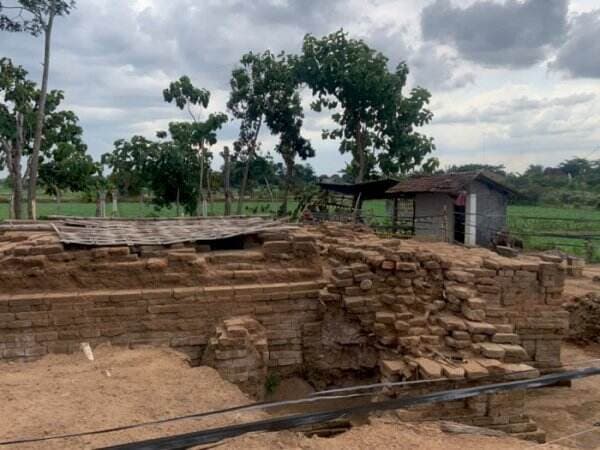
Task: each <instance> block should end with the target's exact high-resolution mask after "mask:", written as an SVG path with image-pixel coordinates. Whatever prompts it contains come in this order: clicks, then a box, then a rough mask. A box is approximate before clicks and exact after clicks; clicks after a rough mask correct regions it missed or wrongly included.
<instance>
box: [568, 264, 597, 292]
mask: <svg viewBox="0 0 600 450" xmlns="http://www.w3.org/2000/svg"><path fill="white" fill-rule="evenodd" d="M594 277H600V264H587V265H586V266H585V268H584V269H583V277H581V278H571V277H569V278H567V279H566V280H565V291H564V295H565V298H569V297H577V296H581V295H585V294H587V293H588V292H598V291H600V282H597V281H594Z"/></svg>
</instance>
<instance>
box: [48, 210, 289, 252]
mask: <svg viewBox="0 0 600 450" xmlns="http://www.w3.org/2000/svg"><path fill="white" fill-rule="evenodd" d="M282 223H283V222H281V221H276V220H272V219H265V218H260V217H247V218H229V217H221V218H205V219H184V220H94V219H86V220H63V221H57V222H51V225H52V227H53V228H54V230H55V231H56V233H57V234H58V237H59V240H60V241H61V242H63V243H65V244H79V245H89V246H112V245H169V244H175V243H181V242H194V241H214V240H219V239H227V238H231V237H235V236H243V235H249V234H255V233H258V232H260V231H263V230H266V229H268V228H272V227H275V226H277V225H281V224H282Z"/></svg>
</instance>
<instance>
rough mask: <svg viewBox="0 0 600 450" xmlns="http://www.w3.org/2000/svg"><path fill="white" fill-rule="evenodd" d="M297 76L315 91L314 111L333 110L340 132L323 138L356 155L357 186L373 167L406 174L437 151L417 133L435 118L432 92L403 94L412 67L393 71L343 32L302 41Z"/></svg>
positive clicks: (384, 60) (418, 90) (329, 132)
mask: <svg viewBox="0 0 600 450" xmlns="http://www.w3.org/2000/svg"><path fill="white" fill-rule="evenodd" d="M298 70H299V76H300V79H301V80H302V81H304V82H305V83H306V84H307V85H308V86H309V88H310V89H311V90H312V93H313V95H314V96H316V100H315V101H314V102H313V104H312V107H313V109H314V110H315V111H321V110H322V109H323V108H327V109H330V110H333V111H334V112H333V114H332V116H331V117H332V119H333V121H334V122H335V123H336V124H338V128H337V129H333V130H324V131H323V137H324V138H325V139H340V147H339V149H340V152H341V153H351V154H352V160H353V161H352V164H351V167H350V168H349V171H351V172H354V173H355V179H356V181H357V182H361V181H363V180H365V179H366V178H367V177H368V176H369V175H370V173H372V171H373V167H374V166H375V165H378V166H379V169H380V170H381V171H382V172H383V173H384V174H386V175H388V176H390V175H396V174H398V173H406V172H408V171H409V170H411V169H413V168H414V167H415V166H417V165H419V164H421V163H422V162H423V160H424V158H425V156H426V155H427V154H429V153H431V152H432V151H433V149H434V148H435V147H434V145H433V140H432V139H431V138H428V137H426V136H425V135H423V134H420V133H418V132H416V131H415V128H417V127H420V126H423V125H425V124H427V123H429V121H430V120H431V118H432V113H431V112H430V111H429V110H428V109H426V107H425V106H426V105H427V104H428V103H429V98H430V94H429V92H428V91H427V90H425V89H423V88H420V87H417V88H414V89H412V91H411V92H410V94H409V95H408V96H405V95H404V93H403V88H404V86H405V84H406V79H407V76H408V66H407V65H406V64H405V63H404V62H401V63H400V64H398V66H397V68H396V70H395V71H394V72H390V71H389V69H388V59H387V58H386V57H385V56H384V55H383V54H382V53H380V52H377V51H375V50H373V49H372V48H370V47H369V46H368V45H367V44H366V43H365V42H363V41H362V40H356V39H351V38H349V37H348V34H347V33H345V32H344V31H343V30H339V31H336V32H335V33H332V34H330V35H327V36H324V37H322V38H316V37H315V36H312V35H310V34H308V35H306V36H305V38H304V43H303V46H302V56H301V60H300V64H299V66H298Z"/></svg>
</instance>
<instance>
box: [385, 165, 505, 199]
mask: <svg viewBox="0 0 600 450" xmlns="http://www.w3.org/2000/svg"><path fill="white" fill-rule="evenodd" d="M475 180H477V181H481V182H483V183H486V184H488V185H489V186H491V187H493V188H495V189H496V190H498V191H502V192H505V193H507V194H514V193H516V192H515V191H514V190H513V189H512V188H510V187H509V186H507V185H506V184H505V183H504V180H502V178H501V177H500V176H498V175H496V174H493V173H490V172H484V171H481V172H456V173H448V174H442V175H430V176H425V177H413V178H408V179H406V180H403V181H400V182H399V183H398V184H397V185H396V186H394V187H392V188H391V189H389V190H388V191H387V193H388V194H416V193H423V192H439V193H444V194H458V193H459V192H460V191H462V190H464V189H465V188H466V187H467V186H468V185H469V184H470V183H472V182H473V181H475Z"/></svg>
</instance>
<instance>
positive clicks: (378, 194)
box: [319, 178, 398, 200]
mask: <svg viewBox="0 0 600 450" xmlns="http://www.w3.org/2000/svg"><path fill="white" fill-rule="evenodd" d="M397 183H398V180H394V179H393V178H385V179H383V180H374V181H365V182H364V183H354V184H343V183H319V186H320V187H321V189H323V190H325V191H330V192H337V193H338V194H343V195H358V194H359V193H360V194H361V198H362V199H363V200H369V199H378V198H386V197H387V196H388V195H387V191H388V189H390V188H391V187H394V186H395V185H396V184H397Z"/></svg>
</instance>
